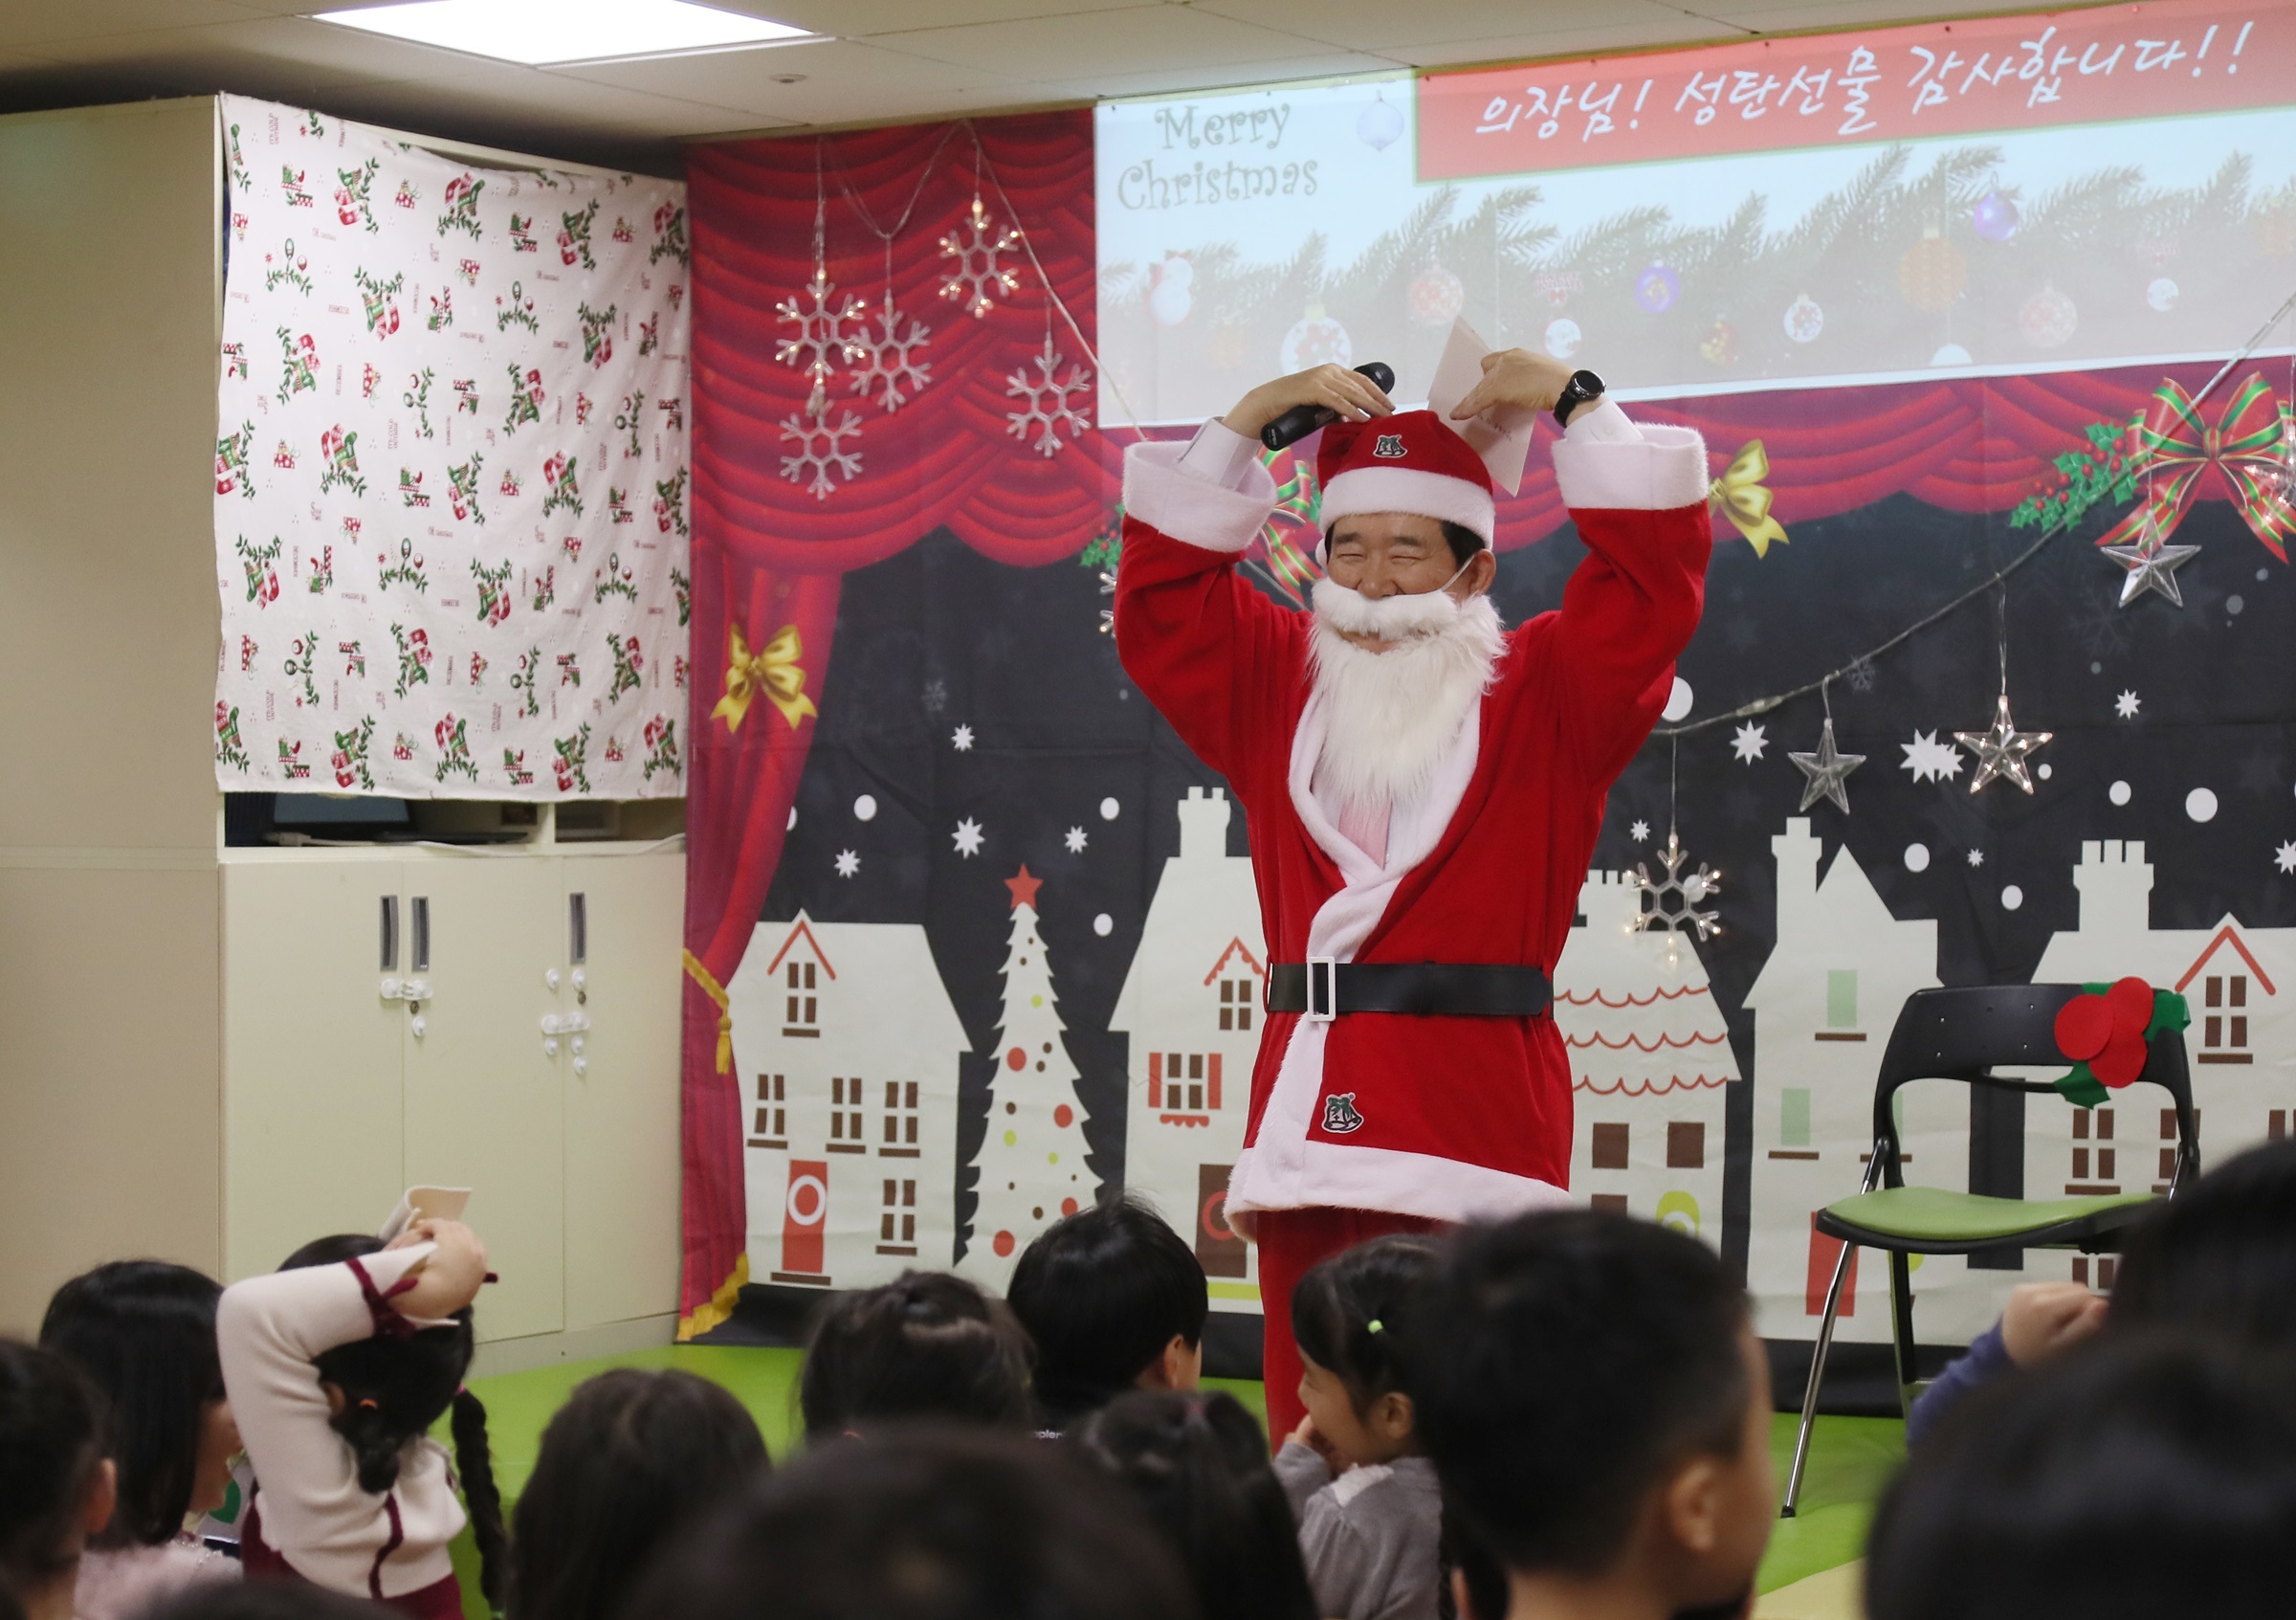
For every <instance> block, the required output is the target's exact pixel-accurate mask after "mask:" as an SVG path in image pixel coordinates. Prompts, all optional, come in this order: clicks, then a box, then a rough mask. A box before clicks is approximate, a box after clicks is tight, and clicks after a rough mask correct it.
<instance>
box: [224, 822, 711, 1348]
mask: <svg viewBox="0 0 2296 1620" xmlns="http://www.w3.org/2000/svg"><path fill="white" fill-rule="evenodd" d="M684 898H685V897H684V860H683V858H682V856H681V855H679V854H675V853H656V854H621V853H595V854H588V853H585V854H563V853H555V852H553V851H551V850H549V849H548V848H546V847H538V848H534V849H531V850H519V851H517V852H500V853H488V854H457V853H452V852H434V851H426V850H413V851H402V850H390V849H381V848H379V849H376V850H373V851H366V850H357V851H348V852H337V851H328V852H323V853H321V852H317V851H302V850H295V851H272V850H264V851H246V852H239V851H234V852H232V853H231V854H230V855H229V856H228V857H227V860H226V864H225V867H224V884H223V942H224V952H223V960H224V971H223V977H224V986H225V994H224V1054H225V1055H224V1139H225V1176H224V1211H225V1222H224V1226H225V1243H224V1266H225V1272H226V1275H227V1276H232V1277H237V1276H247V1275H248V1274H250V1273H252V1272H258V1271H267V1270H269V1269H271V1268H272V1267H274V1266H276V1265H277V1264H278V1261H279V1258H280V1257H281V1256H282V1255H284V1254H288V1253H289V1252H290V1251H292V1250H293V1249H295V1248H296V1247H297V1246H298V1244H301V1243H303V1242H305V1241H307V1240H308V1239H310V1238H312V1237H316V1236H319V1235H320V1234H321V1233H325V1232H358V1231H365V1230H369V1229H371V1228H372V1227H373V1226H374V1224H375V1223H376V1221H377V1220H379V1219H380V1218H381V1216H382V1214H383V1213H384V1212H386V1211H387V1210H388V1209H389V1208H390V1206H391V1204H392V1202H393V1201H394V1200H395V1199H396V1198H397V1197H398V1194H399V1191H400V1189H401V1188H403V1187H408V1186H414V1185H430V1186H441V1187H470V1188H472V1189H473V1196H472V1199H471V1206H470V1211H469V1219H470V1221H471V1224H472V1225H473V1226H475V1228H477V1230H478V1232H479V1233H480V1235H481V1236H483V1237H484V1238H485V1239H486V1243H487V1252H488V1256H489V1259H490V1261H491V1262H492V1264H493V1267H494V1270H495V1271H496V1273H497V1275H498V1276H499V1279H500V1280H499V1281H497V1283H495V1284H494V1285H493V1286H491V1287H489V1288H488V1289H487V1291H486V1293H485V1294H484V1295H483V1296H482V1297H481V1298H480V1301H479V1314H478V1328H479V1336H480V1338H481V1339H483V1340H486V1341H489V1342H492V1341H499V1340H515V1339H527V1338H532V1337H534V1336H536V1335H541V1334H551V1333H558V1332H561V1331H562V1330H565V1329H594V1328H603V1327H607V1326H610V1325H612V1324H615V1323H623V1322H633V1321H637V1320H643V1319H649V1318H666V1317H668V1316H669V1315H670V1314H671V1313H673V1311H674V1310H675V1307H676V1287H677V1177H678V1163H677V1152H678V1081H677V1016H678V993H679V992H678V938H679V922H680V917H681V913H682V909H683V905H684Z"/></svg>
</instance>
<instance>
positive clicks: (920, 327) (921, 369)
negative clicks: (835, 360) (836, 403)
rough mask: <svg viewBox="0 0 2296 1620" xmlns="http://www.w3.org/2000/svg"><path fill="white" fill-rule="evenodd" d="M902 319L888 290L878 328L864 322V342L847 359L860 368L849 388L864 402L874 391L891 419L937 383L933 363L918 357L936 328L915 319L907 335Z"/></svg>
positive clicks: (852, 347) (849, 347)
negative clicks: (916, 395) (912, 398)
mask: <svg viewBox="0 0 2296 1620" xmlns="http://www.w3.org/2000/svg"><path fill="white" fill-rule="evenodd" d="M901 319H902V317H901V312H900V311H899V310H898V309H897V308H895V307H894V301H893V289H892V288H890V287H888V288H886V290H885V302H884V305H883V307H881V308H880V309H879V310H878V311H877V314H876V320H875V322H874V329H873V330H872V323H871V322H869V321H867V320H864V321H863V322H862V324H861V333H862V335H861V341H860V342H859V343H858V344H849V345H847V348H846V354H847V357H848V358H849V359H850V360H851V361H852V363H853V365H854V366H856V367H858V369H856V370H855V371H854V372H853V375H852V380H851V382H850V385H849V387H850V388H851V390H852V391H853V392H854V393H857V394H859V395H860V396H861V397H862V398H864V399H866V398H868V397H869V393H870V390H871V389H872V388H874V389H875V390H876V393H877V403H878V404H879V405H881V406H883V407H884V408H885V413H886V414H887V415H889V416H890V415H891V414H893V412H894V411H898V410H899V409H900V408H901V407H902V406H904V405H906V404H908V403H909V400H910V398H911V396H912V395H915V394H917V393H921V392H923V391H924V388H925V385H926V384H928V383H930V382H931V381H932V380H933V374H932V372H933V368H932V365H931V363H930V362H928V361H923V360H919V359H917V358H916V351H917V350H918V349H920V348H923V347H924V346H925V345H926V344H928V343H930V342H931V341H932V338H931V333H932V328H931V327H929V326H927V325H926V324H925V323H924V322H921V321H918V320H916V319H914V318H912V319H911V320H910V322H909V329H908V330H907V331H906V332H904V331H902V330H901ZM903 390H906V391H905V392H904V391H903Z"/></svg>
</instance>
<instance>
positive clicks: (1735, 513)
mask: <svg viewBox="0 0 2296 1620" xmlns="http://www.w3.org/2000/svg"><path fill="white" fill-rule="evenodd" d="M1769 476H1770V453H1769V452H1768V451H1766V450H1764V449H1763V448H1762V441H1761V440H1760V439H1748V440H1747V441H1746V445H1745V448H1743V449H1742V450H1740V451H1739V452H1738V453H1737V455H1733V457H1731V462H1730V465H1729V466H1728V467H1726V468H1724V469H1723V471H1722V476H1721V477H1718V478H1716V479H1715V480H1714V481H1713V482H1712V483H1711V484H1709V485H1707V486H1706V499H1707V503H1708V504H1709V505H1717V506H1720V507H1721V508H1722V515H1723V516H1724V517H1726V518H1728V519H1729V520H1730V521H1731V522H1733V523H1734V524H1736V525H1737V530H1738V532H1739V533H1740V534H1742V535H1744V536H1745V537H1746V539H1747V542H1748V543H1749V544H1752V545H1753V547H1754V554H1755V556H1756V557H1767V556H1768V555H1769V554H1770V543H1771V542H1772V541H1774V540H1775V541H1777V543H1778V544H1780V545H1783V544H1786V531H1785V530H1784V529H1782V528H1780V527H1779V526H1778V522H1777V519H1776V518H1773V517H1772V516H1770V491H1769V490H1768V489H1767V488H1766V487H1764V485H1763V483H1762V480H1763V479H1764V478H1766V477H1769Z"/></svg>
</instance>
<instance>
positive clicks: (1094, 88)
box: [1034, 51, 1398, 100]
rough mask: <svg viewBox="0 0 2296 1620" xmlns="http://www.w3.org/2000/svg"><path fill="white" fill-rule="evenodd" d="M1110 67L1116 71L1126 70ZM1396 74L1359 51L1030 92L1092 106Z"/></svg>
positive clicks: (1106, 78) (1112, 77)
mask: <svg viewBox="0 0 2296 1620" xmlns="http://www.w3.org/2000/svg"><path fill="white" fill-rule="evenodd" d="M1111 65H1112V66H1113V67H1116V68H1119V69H1120V68H1121V67H1123V66H1124V65H1125V64H1123V63H1114V64H1111ZM1397 71H1398V69H1397V66H1396V64H1395V63H1394V62H1392V61H1389V60H1388V59H1386V58H1385V57H1383V56H1374V55H1366V54H1364V53H1362V52H1359V51H1335V52H1332V53H1331V54H1329V55H1320V56H1291V57H1284V58H1281V59H1279V60H1275V61H1267V62H1251V63H1248V64H1246V65H1244V66H1230V65H1228V64H1226V63H1214V64H1210V65H1206V66H1203V67H1181V68H1161V69H1159V70H1158V71H1156V72H1154V73H1124V72H1111V73H1104V74H1097V75H1093V76H1090V77H1087V78H1076V79H1062V80H1046V79H1040V80H1038V81H1037V82H1036V84H1035V86H1034V88H1035V89H1036V90H1037V91H1039V92H1041V93H1045V94H1058V95H1060V96H1062V97H1064V98H1066V99H1069V100H1100V99H1103V98H1107V97H1115V96H1163V95H1173V96H1184V95H1186V94H1188V93H1189V92H1191V91H1198V90H1204V91H1210V90H1248V89H1252V88H1255V87H1257V86H1261V85H1271V84H1280V83H1284V82H1287V81H1289V80H1292V79H1301V78H1345V77H1349V76H1354V75H1361V76H1366V77H1369V76H1375V75H1378V76H1385V75H1392V74H1394V73H1396V72H1397Z"/></svg>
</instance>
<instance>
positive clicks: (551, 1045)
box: [542, 1035, 558, 1057]
mask: <svg viewBox="0 0 2296 1620" xmlns="http://www.w3.org/2000/svg"><path fill="white" fill-rule="evenodd" d="M542 1055H543V1056H544V1057H556V1056H557V1055H558V1037H557V1036H556V1035H544V1036H543V1037H542Z"/></svg>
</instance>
